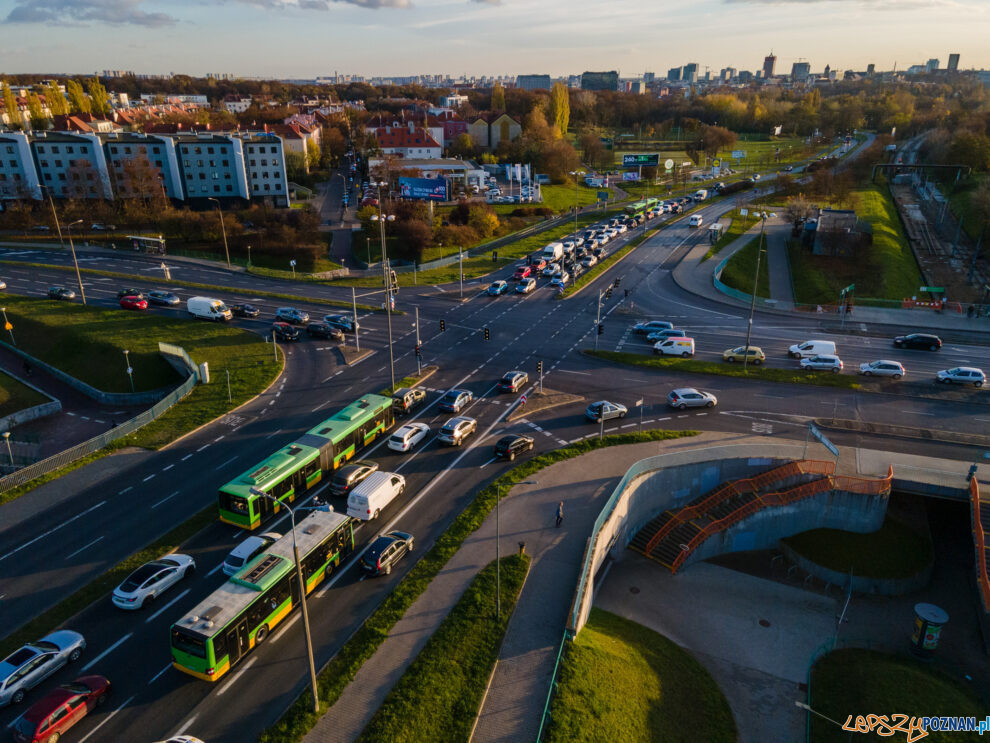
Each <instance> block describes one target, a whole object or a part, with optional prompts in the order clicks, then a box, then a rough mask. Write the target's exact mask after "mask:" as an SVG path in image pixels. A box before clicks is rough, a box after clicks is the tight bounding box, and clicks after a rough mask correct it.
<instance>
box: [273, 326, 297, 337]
mask: <svg viewBox="0 0 990 743" xmlns="http://www.w3.org/2000/svg"><path fill="white" fill-rule="evenodd" d="M272 333H274V334H275V337H276V338H278V339H279V340H280V341H297V340H299V331H298V330H297V329H296V328H294V327H292V326H291V325H289V323H287V322H274V323H272Z"/></svg>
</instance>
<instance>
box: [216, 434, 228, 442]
mask: <svg viewBox="0 0 990 743" xmlns="http://www.w3.org/2000/svg"><path fill="white" fill-rule="evenodd" d="M225 435H226V434H221V435H220V436H217V437H216V438H215V439H213V443H214V444H215V443H217V442H218V441H220V440H221V439H222V438H223V437H224V436H225Z"/></svg>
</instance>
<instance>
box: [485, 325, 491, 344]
mask: <svg viewBox="0 0 990 743" xmlns="http://www.w3.org/2000/svg"><path fill="white" fill-rule="evenodd" d="M489 337H490V334H489V332H488V328H485V340H486V341H487V340H489Z"/></svg>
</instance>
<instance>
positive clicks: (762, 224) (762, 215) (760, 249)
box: [743, 212, 767, 372]
mask: <svg viewBox="0 0 990 743" xmlns="http://www.w3.org/2000/svg"><path fill="white" fill-rule="evenodd" d="M760 219H761V220H762V221H761V222H760V238H759V242H757V244H756V245H757V248H756V276H754V277H753V297H752V299H751V301H750V303H749V324H748V326H747V327H746V347H745V348H744V349H743V371H744V372H745V371H746V365H747V363H748V362H749V341H750V338H752V336H753V313H754V312H756V290H757V289H758V288H759V284H760V256H762V255H763V230H764V228H765V227H766V225H767V213H766V212H760Z"/></svg>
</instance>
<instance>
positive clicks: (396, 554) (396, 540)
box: [361, 531, 413, 575]
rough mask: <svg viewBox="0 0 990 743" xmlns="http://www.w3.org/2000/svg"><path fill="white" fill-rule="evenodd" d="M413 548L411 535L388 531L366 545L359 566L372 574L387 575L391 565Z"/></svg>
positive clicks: (390, 570)
mask: <svg viewBox="0 0 990 743" xmlns="http://www.w3.org/2000/svg"><path fill="white" fill-rule="evenodd" d="M412 550H413V535H412V534H409V533H408V532H404V531H390V532H389V533H388V534H383V535H382V536H380V537H378V539H376V540H375V541H374V542H372V543H371V544H370V545H368V549H366V550H365V552H364V554H363V555H362V556H361V567H362V568H363V569H364V570H366V571H367V572H369V573H371V574H372V575H382V574H384V575H389V574H390V573H391V572H392V566H393V565H395V563H397V562H398V561H399V560H401V559H402V558H403V557H405V556H406V554H408V553H409V552H412Z"/></svg>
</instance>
